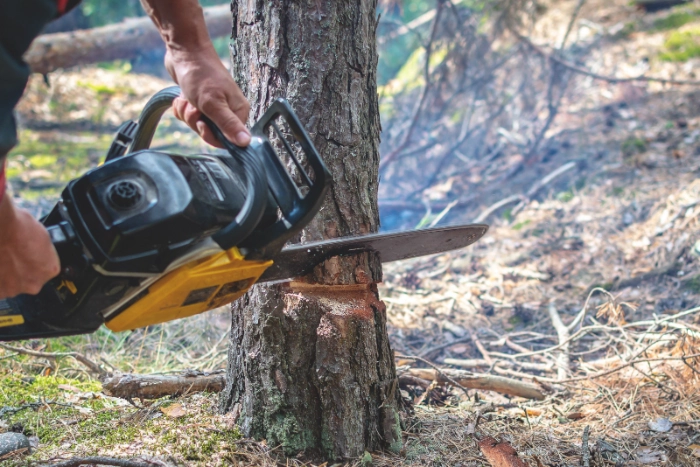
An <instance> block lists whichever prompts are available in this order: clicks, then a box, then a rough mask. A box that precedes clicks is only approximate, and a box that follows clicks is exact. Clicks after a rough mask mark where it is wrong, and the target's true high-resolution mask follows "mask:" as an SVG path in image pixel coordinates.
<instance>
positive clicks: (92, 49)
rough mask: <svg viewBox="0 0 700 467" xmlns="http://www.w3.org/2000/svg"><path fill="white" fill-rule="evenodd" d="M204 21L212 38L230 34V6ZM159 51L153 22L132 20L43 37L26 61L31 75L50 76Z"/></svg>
mask: <svg viewBox="0 0 700 467" xmlns="http://www.w3.org/2000/svg"><path fill="white" fill-rule="evenodd" d="M204 19H205V20H206V23H207V29H208V30H209V35H210V36H212V37H220V36H224V35H226V34H230V33H231V6H230V5H229V4H226V5H220V6H214V7H209V8H205V9H204ZM159 47H163V41H162V39H161V37H160V33H159V32H158V30H157V29H156V27H155V26H154V25H153V23H152V22H151V19H150V18H147V17H144V18H135V19H134V18H132V19H128V20H126V21H123V22H121V23H117V24H110V25H108V26H103V27H100V28H94V29H86V30H78V31H72V32H59V33H55V34H44V35H41V36H39V37H37V38H36V39H35V40H34V42H32V45H31V46H30V47H29V50H28V51H27V53H26V54H25V55H24V59H25V60H26V62H27V63H28V64H29V67H30V68H31V70H32V72H34V73H41V74H47V73H50V72H52V71H55V70H57V69H59V68H70V67H73V66H76V65H86V64H89V63H95V62H105V61H110V60H119V59H129V58H133V57H135V56H137V55H138V54H140V53H143V52H144V51H146V50H150V49H156V48H159Z"/></svg>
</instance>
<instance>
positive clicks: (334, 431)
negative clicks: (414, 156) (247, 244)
mask: <svg viewBox="0 0 700 467" xmlns="http://www.w3.org/2000/svg"><path fill="white" fill-rule="evenodd" d="M232 11H233V35H232V45H233V47H232V61H233V72H234V78H236V81H237V82H238V83H239V84H240V85H241V87H242V89H243V90H244V92H245V93H246V96H247V97H248V99H249V101H250V102H251V106H252V111H251V122H252V121H254V120H255V119H257V118H258V117H259V116H260V115H262V113H263V112H264V111H265V109H266V108H267V107H268V106H269V105H270V103H271V102H272V101H273V100H274V99H275V98H277V97H286V98H287V99H288V100H289V101H290V103H291V105H292V107H293V108H294V109H295V111H296V113H297V114H298V116H299V118H300V120H301V121H302V122H303V123H304V125H305V126H306V129H307V131H308V133H309V134H310V136H311V138H312V139H313V141H314V144H315V146H316V148H317V149H318V151H319V153H320V154H321V155H322V157H323V159H324V161H325V162H326V164H327V165H328V167H329V169H330V171H331V173H332V176H333V187H332V189H331V190H330V192H329V195H328V196H327V199H326V201H325V203H324V205H323V208H322V209H321V211H320V212H319V214H318V215H317V216H316V218H315V219H314V220H313V221H312V222H311V224H310V225H309V227H308V228H307V229H306V230H304V232H303V233H302V234H301V235H300V238H299V239H298V240H299V241H302V242H306V241H313V240H320V239H325V238H333V237H341V236H347V235H357V234H366V233H370V232H376V231H377V229H378V225H379V216H378V209H377V183H378V171H377V170H378V165H379V164H378V163H379V153H378V143H379V131H380V125H379V113H378V103H377V92H376V66H377V52H376V40H375V32H376V25H377V18H376V13H375V11H376V0H354V1H351V2H319V1H317V0H306V1H281V0H275V1H270V2H263V1H262V0H258V1H245V2H243V1H238V2H236V1H234V2H233V6H232ZM379 281H381V264H380V262H379V260H378V258H377V257H376V256H375V255H373V254H366V253H365V254H360V255H357V256H352V257H343V258H332V259H330V260H328V261H326V262H325V263H324V264H323V265H321V266H319V267H318V268H317V269H316V270H315V271H314V272H313V273H312V274H310V275H309V276H307V277H305V278H303V279H300V280H299V281H298V282H291V283H286V284H282V285H273V286H256V287H254V289H253V290H252V291H251V292H250V293H249V294H248V295H246V296H245V297H244V298H242V299H241V300H239V301H238V302H237V303H235V304H234V305H233V308H232V310H233V325H232V331H231V346H230V350H229V367H228V373H227V386H226V388H225V389H224V391H223V397H222V402H221V405H222V409H223V410H225V411H229V410H231V411H234V413H237V414H240V418H239V424H240V425H241V427H242V428H243V431H244V432H245V434H246V435H248V436H252V437H256V438H264V439H266V440H267V443H268V445H270V446H273V445H274V446H278V445H281V446H283V448H284V449H285V452H286V453H287V454H290V455H291V454H296V453H297V452H300V451H303V452H306V453H307V454H308V455H320V456H322V457H324V458H326V459H343V458H353V457H357V456H360V455H362V454H363V452H364V451H365V450H377V449H382V448H390V449H392V450H399V449H400V447H401V431H400V425H399V417H398V413H397V403H396V401H397V397H398V391H397V389H396V388H397V379H396V369H395V366H394V361H393V356H392V352H391V349H390V346H389V339H388V335H387V331H386V309H385V307H384V304H383V303H382V302H381V301H380V300H379V299H378V294H377V288H376V285H375V284H376V283H377V282H379Z"/></svg>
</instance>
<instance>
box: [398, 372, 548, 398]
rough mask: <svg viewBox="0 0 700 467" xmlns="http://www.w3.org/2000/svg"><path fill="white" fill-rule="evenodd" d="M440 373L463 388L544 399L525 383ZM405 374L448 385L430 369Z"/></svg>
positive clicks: (483, 376) (537, 388)
mask: <svg viewBox="0 0 700 467" xmlns="http://www.w3.org/2000/svg"><path fill="white" fill-rule="evenodd" d="M441 372H442V373H443V374H444V375H447V376H448V377H450V378H451V379H453V380H454V381H456V382H457V383H459V384H460V385H462V386H463V387H465V388H469V389H482V390H485V391H494V392H499V393H501V394H508V395H509V396H517V397H524V398H526V399H537V400H543V399H544V398H545V395H544V393H543V392H542V391H541V390H540V388H539V387H537V386H536V385H534V384H532V383H527V382H525V381H518V380H516V379H512V378H505V377H503V376H495V375H475V374H473V373H470V372H467V371H461V370H451V369H442V370H441ZM407 374H409V375H411V376H415V377H416V378H421V379H427V380H429V381H433V380H437V381H438V382H440V383H449V381H448V380H447V378H445V376H443V374H441V373H439V372H438V371H436V370H434V369H431V368H410V369H409V370H408V371H407Z"/></svg>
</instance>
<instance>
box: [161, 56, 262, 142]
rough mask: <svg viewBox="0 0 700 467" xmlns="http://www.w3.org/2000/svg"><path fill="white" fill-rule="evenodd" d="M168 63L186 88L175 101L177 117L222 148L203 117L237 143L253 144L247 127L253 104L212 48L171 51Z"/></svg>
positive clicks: (174, 74) (166, 58)
mask: <svg viewBox="0 0 700 467" xmlns="http://www.w3.org/2000/svg"><path fill="white" fill-rule="evenodd" d="M165 66H166V68H167V69H168V72H169V73H170V75H171V76H172V77H173V79H174V80H175V82H176V83H177V84H179V85H180V89H182V97H180V98H178V99H175V101H174V102H173V112H174V113H175V116H176V117H177V118H178V119H180V120H182V121H183V122H185V123H186V124H187V125H188V126H189V127H190V128H192V129H193V130H195V131H196V132H197V133H198V134H199V135H200V136H201V137H202V139H203V140H204V141H206V142H207V143H209V144H211V145H213V146H217V147H222V145H221V143H220V142H219V141H218V139H217V138H216V137H215V136H214V134H213V133H212V131H211V130H210V129H209V127H208V126H207V125H206V124H205V123H204V122H203V121H201V120H200V117H201V116H202V113H204V114H205V115H206V116H207V117H209V118H210V119H211V120H212V121H213V122H214V123H215V124H216V125H217V126H218V127H219V128H220V129H221V131H222V132H223V134H224V135H225V136H226V137H227V138H228V139H229V140H230V141H231V142H233V143H234V144H236V145H237V146H241V147H245V146H248V144H249V143H250V132H249V131H248V129H247V128H246V126H245V122H246V121H247V120H248V112H249V111H250V104H249V103H248V101H247V100H246V98H245V96H244V95H243V92H242V91H241V89H240V88H239V87H238V85H237V84H236V82H235V81H234V80H233V78H232V77H231V76H230V75H229V73H228V71H227V70H226V68H225V67H224V66H223V64H222V63H221V59H220V58H219V56H218V55H216V52H214V49H213V47H212V49H211V51H209V52H204V53H196V54H192V53H188V52H184V51H171V50H168V51H167V52H166V56H165Z"/></svg>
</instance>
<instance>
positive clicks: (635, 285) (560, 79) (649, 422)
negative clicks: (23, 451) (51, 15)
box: [0, 0, 700, 467]
mask: <svg viewBox="0 0 700 467" xmlns="http://www.w3.org/2000/svg"><path fill="white" fill-rule="evenodd" d="M201 3H202V5H203V6H205V7H209V6H215V5H220V4H221V2H218V1H212V0H207V1H201ZM377 14H379V15H381V16H380V22H379V28H378V31H377V41H378V47H379V63H378V85H379V104H380V112H381V122H382V128H383V132H382V137H381V139H382V140H381V147H380V150H381V165H380V174H381V180H380V188H379V190H380V192H379V205H380V215H381V221H382V229H383V230H384V231H390V230H408V229H414V228H422V227H428V226H440V225H448V224H458V223H470V222H483V223H487V224H489V225H490V226H491V228H490V230H489V233H488V234H487V236H486V237H485V238H484V239H482V240H481V241H480V242H478V243H477V244H475V245H473V246H472V247H469V248H468V249H465V250H463V251H457V252H452V253H448V254H443V255H438V256H435V257H429V258H419V259H415V260H410V261H404V262H398V263H393V264H390V265H387V266H386V267H385V282H384V284H382V285H381V288H380V295H381V297H382V298H383V300H384V301H385V303H386V304H387V314H388V327H389V333H390V336H391V338H392V346H393V348H394V350H395V351H396V353H397V365H398V368H399V374H400V390H401V395H402V398H403V400H404V401H405V403H406V407H407V413H409V414H410V415H407V419H406V426H405V433H404V434H405V443H406V448H405V450H404V451H403V452H402V454H401V455H397V456H392V455H389V454H380V453H372V454H371V455H370V454H369V453H368V455H369V456H370V457H369V458H370V461H369V462H373V463H374V465H463V466H480V465H489V464H488V462H490V460H489V456H488V453H487V452H488V450H486V451H484V449H480V448H479V446H478V445H477V444H476V441H475V438H474V434H478V435H479V436H485V435H490V436H493V437H494V438H497V439H498V440H500V441H503V442H505V443H507V444H510V445H511V446H512V447H513V448H514V449H515V450H516V451H517V452H518V453H519V454H520V456H521V458H522V459H524V460H525V461H526V462H527V463H529V465H532V466H538V467H539V466H541V465H547V466H565V465H586V466H588V467H590V466H591V465H595V466H603V465H654V466H660V465H663V466H686V465H687V466H698V465H700V410H699V409H698V408H699V407H700V399H699V398H700V395H699V394H700V391H698V386H699V384H700V381H699V379H698V375H700V76H698V70H700V2H697V1H695V2H694V1H689V2H688V1H662V0H659V1H649V0H647V1H642V0H638V1H629V0H560V1H550V0H541V1H531V0H491V1H478V0H462V1H459V0H452V1H442V0H438V1H435V0H403V1H394V0H384V1H382V2H381V3H380V5H379V8H378V11H377ZM141 15H143V11H142V9H141V7H140V4H139V2H138V1H137V0H119V1H118V0H108V1H99V0H86V1H83V3H82V5H81V6H80V7H79V8H78V9H76V10H75V11H74V12H73V13H71V14H70V15H69V16H67V17H66V18H64V19H62V20H61V21H60V22H56V23H55V24H52V25H50V26H49V28H47V30H46V31H45V32H46V33H47V34H49V33H52V34H57V33H61V32H65V31H72V30H76V29H91V28H96V27H100V26H104V25H107V24H112V23H118V22H120V21H122V20H125V19H127V18H131V17H134V16H141ZM214 42H215V45H216V47H217V50H218V51H219V53H220V56H221V58H222V61H223V62H224V63H225V64H226V65H227V66H229V65H228V63H229V59H228V54H229V39H228V37H227V36H223V37H215V38H214ZM162 58H163V50H162V49H154V50H147V51H146V50H144V51H142V52H141V53H139V54H137V55H135V56H133V57H129V58H126V59H121V60H116V61H108V62H101V63H94V64H89V65H82V66H80V67H76V68H70V69H65V70H57V71H53V72H51V73H48V74H47V75H46V76H42V75H40V74H35V75H33V76H32V78H31V81H30V84H29V86H28V89H27V92H26V95H25V96H24V98H23V100H22V101H21V103H20V105H19V108H18V116H19V121H20V126H21V134H20V139H21V142H20V144H19V146H17V147H16V148H15V149H14V150H13V152H12V153H11V155H10V158H9V164H8V176H9V180H10V184H11V186H12V190H13V192H14V196H15V198H16V200H17V202H18V203H19V204H20V205H22V206H24V207H27V208H28V209H30V210H31V211H32V212H33V213H34V214H35V215H36V216H37V217H39V216H41V215H43V214H45V213H46V212H47V211H48V209H50V208H51V207H52V206H53V203H54V202H55V201H56V199H57V197H58V195H59V193H60V190H61V189H62V187H63V186H64V185H65V183H66V182H67V181H69V180H70V179H72V178H74V177H76V176H78V175H80V174H81V173H83V172H84V171H85V170H86V169H88V168H90V167H95V166H97V165H98V164H99V163H100V162H101V160H102V159H103V158H104V154H105V151H106V149H107V147H108V146H109V143H110V141H111V138H112V136H113V132H114V131H115V130H116V128H117V127H118V126H119V125H120V124H121V123H122V122H123V121H125V120H127V119H135V118H137V116H138V113H139V111H140V109H141V108H142V107H143V105H144V104H145V102H146V101H147V99H148V98H149V96H150V95H152V94H153V93H154V92H156V91H158V90H159V89H161V88H163V87H165V86H168V85H170V84H171V83H170V78H169V77H168V76H167V74H166V73H165V70H164V68H163V66H162ZM154 147H156V148H158V149H163V150H168V151H174V152H183V153H193V152H201V151H211V148H207V147H206V146H205V145H204V144H203V143H201V141H199V140H198V139H197V138H196V137H195V135H193V134H192V132H190V131H189V130H188V129H187V127H185V126H184V125H183V124H181V123H180V122H178V121H176V120H175V119H174V118H172V117H169V118H166V119H165V120H164V121H163V124H162V125H161V127H160V128H159V130H158V133H157V137H156V140H155V141H154ZM229 326H230V317H229V314H228V311H227V310H219V311H215V312H211V313H207V314H205V315H202V316H197V317H193V318H190V319H187V320H182V321H178V322H173V323H168V324H165V325H158V326H151V327H149V328H147V329H142V330H137V331H133V332H130V333H122V334H114V333H111V332H110V331H108V330H106V329H101V330H100V331H99V332H97V333H96V334H94V335H91V336H80V337H70V338H62V339H57V340H51V341H42V340H37V341H31V342H25V343H21V344H20V345H19V346H15V345H13V346H4V344H3V348H4V350H0V375H1V376H0V377H1V378H2V382H1V383H0V418H2V419H3V420H4V423H5V424H6V425H7V426H6V428H5V429H11V428H12V427H13V426H14V427H15V429H21V430H24V431H25V432H26V433H28V434H31V435H32V436H35V437H36V439H37V443H39V444H38V449H37V451H36V452H35V453H34V454H33V456H34V457H32V459H46V458H48V457H51V456H54V457H61V456H63V457H68V456H72V455H84V454H94V453H103V454H111V455H117V456H126V455H142V454H143V455H149V456H171V457H172V458H173V459H176V460H181V461H183V462H186V463H188V465H189V464H192V465H195V464H197V465H224V464H227V463H231V462H234V461H235V462H239V463H240V464H239V465H276V464H275V462H276V461H275V460H274V454H275V453H274V452H273V450H272V447H267V446H265V445H264V443H262V444H261V443H255V442H252V441H247V442H241V441H240V439H239V438H240V436H239V435H237V434H236V431H235V428H232V427H231V426H230V423H229V422H228V421H227V419H226V418H225V417H224V416H219V415H215V414H214V412H215V410H214V407H215V406H216V395H212V394H195V395H191V396H187V397H185V398H180V399H170V398H165V399H162V400H158V401H156V402H153V403H145V402H143V401H141V405H139V406H138V407H134V406H131V405H129V404H128V403H126V402H124V401H123V400H121V399H118V398H114V397H109V396H107V395H105V394H103V393H102V387H101V385H100V383H99V381H98V380H99V377H100V376H101V374H100V372H102V373H111V372H115V371H121V372H133V373H168V372H171V373H177V372H181V371H184V370H188V369H189V370H190V371H191V370H196V371H199V372H213V374H217V373H216V372H217V371H220V370H221V369H223V368H225V363H226V345H227V341H228V339H227V336H228V328H229ZM27 349H29V350H30V352H29V353H28V352H27ZM31 352H34V353H33V354H32V353H31ZM75 352H77V353H79V354H80V355H83V356H87V357H89V358H90V359H91V360H92V361H94V362H95V363H96V364H97V366H98V368H99V371H95V369H94V368H93V369H91V368H89V367H85V365H81V364H80V362H79V361H76V360H75V358H74V356H75ZM435 368H439V370H435ZM431 371H432V373H430V372H431ZM436 371H437V372H436ZM444 375H448V376H449V379H448V380H446V379H445V377H444ZM474 375H481V376H484V375H485V376H489V377H501V378H508V379H509V381H515V382H517V383H518V384H525V385H526V387H527V388H530V389H532V390H533V391H535V393H531V392H530V393H528V394H529V395H528V396H527V397H526V396H523V395H522V394H520V395H518V394H515V395H514V394H513V393H512V391H511V392H510V393H509V392H507V391H506V392H505V393H504V392H503V391H500V392H499V391H498V390H479V389H476V388H475V386H473V383H472V382H470V381H472V379H470V378H473V377H474ZM455 381H456V382H458V383H459V385H457V384H455ZM470 384H471V385H470ZM461 386H466V388H467V389H465V388H464V387H461ZM67 388H68V389H67ZM70 388H72V389H70ZM533 388H534V389H533ZM533 394H534V395H533ZM32 404H34V405H32ZM56 404H58V405H56ZM60 404H63V405H60ZM172 406H176V407H179V408H178V410H179V411H181V412H179V411H178V412H177V415H173V414H172V413H170V412H169V411H168V409H167V408H168V407H172ZM46 407H49V409H46ZM477 413H478V414H479V417H476V415H475V414H477ZM203 426H204V427H205V428H203ZM17 427H19V428H17ZM194 440H196V442H195V441H194ZM237 443H238V444H237ZM202 446H205V448H202ZM585 453H587V454H585ZM586 456H588V457H586ZM6 462H8V464H7V465H17V464H12V462H15V461H6ZM289 462H292V463H294V462H297V461H296V460H291V461H289ZM362 462H364V464H363V465H368V464H367V459H364V460H358V465H359V464H361V463H362ZM586 462H587V463H586ZM299 465H301V463H299ZM491 465H495V464H491ZM513 465H516V464H513Z"/></svg>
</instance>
